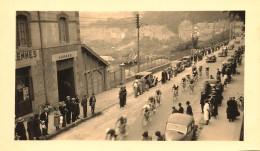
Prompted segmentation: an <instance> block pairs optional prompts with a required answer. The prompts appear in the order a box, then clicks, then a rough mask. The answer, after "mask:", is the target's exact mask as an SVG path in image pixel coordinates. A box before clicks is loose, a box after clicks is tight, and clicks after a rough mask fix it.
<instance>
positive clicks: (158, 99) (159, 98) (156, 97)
mask: <svg viewBox="0 0 260 151" xmlns="http://www.w3.org/2000/svg"><path fill="white" fill-rule="evenodd" d="M161 95H162V92H161V90H156V91H155V99H156V101H157V103H158V104H160V103H161Z"/></svg>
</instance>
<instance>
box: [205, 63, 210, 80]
mask: <svg viewBox="0 0 260 151" xmlns="http://www.w3.org/2000/svg"><path fill="white" fill-rule="evenodd" d="M205 69H206V70H205V72H206V76H207V78H209V66H207V67H206V68H205Z"/></svg>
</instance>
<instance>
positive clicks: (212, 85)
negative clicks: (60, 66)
mask: <svg viewBox="0 0 260 151" xmlns="http://www.w3.org/2000/svg"><path fill="white" fill-rule="evenodd" d="M206 82H209V84H210V86H211V89H210V94H211V93H212V91H214V89H213V87H215V86H216V85H217V83H218V81H217V80H216V79H206V80H204V81H203V83H202V89H201V92H204V91H205V85H206Z"/></svg>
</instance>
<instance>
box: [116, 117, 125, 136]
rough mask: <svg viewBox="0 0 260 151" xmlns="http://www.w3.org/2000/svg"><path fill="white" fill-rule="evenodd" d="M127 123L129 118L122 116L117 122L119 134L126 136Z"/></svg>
mask: <svg viewBox="0 0 260 151" xmlns="http://www.w3.org/2000/svg"><path fill="white" fill-rule="evenodd" d="M126 122H127V118H126V117H123V116H121V117H120V118H119V119H118V120H117V121H116V126H118V128H119V132H120V133H121V134H123V135H125V134H126Z"/></svg>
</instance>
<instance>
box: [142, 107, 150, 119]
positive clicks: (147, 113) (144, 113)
mask: <svg viewBox="0 0 260 151" xmlns="http://www.w3.org/2000/svg"><path fill="white" fill-rule="evenodd" d="M150 112H151V106H150V105H147V104H145V105H144V106H143V109H142V112H141V113H142V114H143V115H144V116H145V118H146V119H147V120H150V118H149V116H150Z"/></svg>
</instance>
